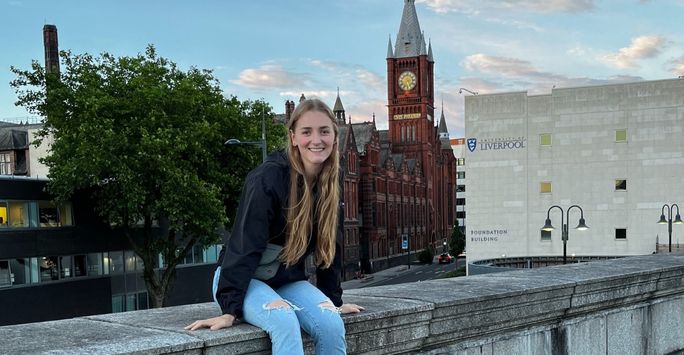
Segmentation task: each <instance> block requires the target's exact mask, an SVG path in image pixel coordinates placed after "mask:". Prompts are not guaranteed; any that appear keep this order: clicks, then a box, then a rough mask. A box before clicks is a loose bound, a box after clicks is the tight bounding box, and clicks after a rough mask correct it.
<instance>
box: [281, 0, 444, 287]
mask: <svg viewBox="0 0 684 355" xmlns="http://www.w3.org/2000/svg"><path fill="white" fill-rule="evenodd" d="M387 77H388V82H387V106H388V113H389V117H388V121H389V129H388V130H378V129H377V128H376V125H375V115H373V119H372V121H371V122H363V123H351V119H350V120H349V122H348V121H347V119H346V117H345V111H344V107H343V105H342V101H341V99H340V97H339V94H338V96H337V99H336V101H335V105H334V108H333V111H334V113H335V115H336V117H337V120H338V125H339V127H340V138H339V139H340V140H339V142H340V143H339V149H340V153H341V165H342V166H341V168H342V174H343V179H344V213H345V218H344V221H345V248H344V260H345V278H346V279H349V278H351V277H353V276H354V273H355V271H357V270H358V269H359V267H361V268H362V269H363V271H364V272H366V273H368V272H373V271H377V270H381V269H384V268H387V267H389V266H394V265H398V264H401V263H405V262H406V250H404V249H402V239H404V238H407V239H408V242H409V243H408V244H409V247H410V250H411V252H412V253H414V252H418V251H420V250H423V249H425V248H427V247H428V246H433V247H436V248H439V249H437V250H441V246H442V242H443V241H445V240H446V238H448V237H449V235H450V234H451V229H452V226H453V222H454V220H455V193H456V159H455V158H454V154H453V151H452V149H451V145H450V144H449V133H448V132H447V128H446V120H445V117H444V112H443V111H442V114H441V117H440V120H439V124H438V125H437V126H436V122H435V120H434V117H435V114H434V112H435V107H434V60H433V57H432V46H431V45H427V46H426V43H425V38H424V36H423V33H422V31H421V30H420V25H419V23H418V17H417V14H416V9H415V4H414V0H405V3H404V12H403V15H402V19H401V24H400V26H399V33H398V34H397V39H396V44H395V46H394V48H393V47H392V42H391V39H390V42H389V44H388V49H387ZM300 100H301V98H300ZM293 110H294V102H292V101H287V102H286V104H285V112H286V116H289V113H291V112H292V111H293Z"/></svg>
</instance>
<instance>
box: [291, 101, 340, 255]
mask: <svg viewBox="0 0 684 355" xmlns="http://www.w3.org/2000/svg"><path fill="white" fill-rule="evenodd" d="M309 111H317V112H321V113H323V114H325V115H327V116H328V117H329V118H330V122H331V123H332V127H333V131H334V132H335V143H334V144H333V147H332V152H331V153H330V157H328V159H327V160H326V161H325V162H324V163H323V164H324V165H323V167H322V169H321V172H320V174H318V179H317V183H318V189H319V193H320V195H319V196H320V197H319V198H318V202H317V203H316V206H314V196H313V192H312V186H309V182H307V181H306V178H305V175H304V163H303V162H302V157H301V156H300V154H299V149H297V147H295V146H294V145H292V135H291V132H294V129H295V128H296V126H297V121H298V120H299V118H301V117H302V115H304V114H305V113H307V112H309ZM287 129H288V135H287V137H288V139H287V142H288V145H287V159H288V160H289V162H290V195H289V202H288V209H287V225H286V227H285V228H286V232H287V241H286V242H285V246H284V248H283V252H282V255H281V256H280V260H281V261H283V262H284V263H285V264H286V265H288V266H289V265H294V264H296V263H297V261H298V260H299V258H301V257H302V255H304V253H305V252H306V248H307V246H308V243H309V236H310V235H311V232H312V229H313V218H312V217H313V216H314V213H313V212H314V211H317V213H316V215H317V217H318V233H317V239H316V251H315V254H314V256H315V259H314V263H315V264H316V265H317V266H322V267H323V268H328V267H330V265H331V264H332V261H333V258H334V257H335V239H336V237H337V227H338V220H337V219H338V217H339V202H340V186H339V175H340V153H339V151H338V145H337V142H338V140H339V136H338V129H337V123H336V121H335V116H334V115H333V112H332V111H331V110H330V107H328V105H326V104H325V103H324V102H323V101H321V100H318V99H309V100H305V101H302V102H300V103H299V105H297V108H296V109H295V110H294V112H292V116H291V118H290V121H289V122H288V124H287ZM302 187H303V188H302ZM314 207H315V210H314Z"/></svg>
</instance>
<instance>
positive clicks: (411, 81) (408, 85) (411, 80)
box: [399, 71, 416, 91]
mask: <svg viewBox="0 0 684 355" xmlns="http://www.w3.org/2000/svg"><path fill="white" fill-rule="evenodd" d="M399 87H400V88H401V89H402V90H404V91H409V90H411V89H413V88H414V87H416V74H413V72H410V71H405V72H403V73H401V75H399Z"/></svg>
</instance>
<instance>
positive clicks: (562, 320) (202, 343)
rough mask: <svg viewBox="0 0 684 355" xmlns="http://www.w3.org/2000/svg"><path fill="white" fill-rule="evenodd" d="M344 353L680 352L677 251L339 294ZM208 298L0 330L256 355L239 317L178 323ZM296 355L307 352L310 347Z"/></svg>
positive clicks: (12, 344) (80, 341)
mask: <svg viewBox="0 0 684 355" xmlns="http://www.w3.org/2000/svg"><path fill="white" fill-rule="evenodd" d="M344 299H345V301H346V302H353V303H358V304H362V305H364V306H365V307H366V309H367V310H366V311H365V312H363V313H360V314H355V315H345V316H344V320H345V323H346V329H347V344H348V350H349V353H350V354H395V353H407V354H408V353H411V354H431V355H432V354H435V355H436V354H463V355H465V354H669V353H673V352H678V351H679V352H681V351H682V350H684V337H683V336H682V329H683V328H682V327H683V326H684V255H681V254H680V255H651V256H638V257H630V258H623V259H615V260H608V261H600V262H589V263H582V264H572V265H565V266H556V267H548V268H544V269H532V270H520V271H512V272H507V273H503V274H491V275H479V276H469V277H460V278H454V279H443V280H434V281H428V282H421V283H412V284H403V285H395V286H381V287H371V288H363V289H355V290H350V291H347V292H345V295H344ZM218 314H219V309H218V307H217V306H216V305H214V304H211V303H203V304H196V305H189V306H179V307H169V308H163V309H155V310H147V311H137V312H127V313H118V314H108V315H101V316H91V317H82V318H74V319H70V320H64V321H54V322H44V323H34V324H24V325H16V326H6V327H0V349H2V351H1V352H7V353H12V354H13V353H21V354H30V353H44V352H50V353H60V354H61V353H65V354H67V353H68V354H95V353H97V354H111V353H117V354H143V353H144V354H264V353H268V352H269V349H270V342H269V340H268V337H267V335H266V334H265V333H264V332H263V331H261V330H259V329H257V328H255V327H252V326H250V325H247V324H240V325H237V326H234V327H231V328H229V329H226V330H221V331H215V332H212V331H208V330H202V331H196V332H186V331H183V330H182V327H183V326H184V325H187V324H189V323H190V322H192V321H193V320H195V319H198V318H207V317H211V316H216V315H218ZM306 350H307V353H313V351H312V346H311V343H310V342H309V343H307V344H306Z"/></svg>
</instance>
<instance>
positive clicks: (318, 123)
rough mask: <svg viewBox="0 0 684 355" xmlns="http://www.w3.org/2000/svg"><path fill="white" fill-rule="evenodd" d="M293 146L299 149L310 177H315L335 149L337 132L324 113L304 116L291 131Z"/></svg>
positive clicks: (312, 113) (311, 112) (312, 112)
mask: <svg viewBox="0 0 684 355" xmlns="http://www.w3.org/2000/svg"><path fill="white" fill-rule="evenodd" d="M290 139H291V141H292V145H293V146H295V147H297V149H298V150H299V155H300V156H301V158H302V163H303V164H304V170H305V172H306V175H307V176H308V177H310V178H311V177H315V176H317V175H318V173H319V172H320V171H321V168H322V167H323V163H325V161H326V160H327V159H328V158H329V157H330V154H331V153H332V150H333V149H336V147H335V139H336V137H335V131H334V130H333V123H332V121H331V120H330V117H328V115H326V114H325V113H323V112H319V111H308V112H306V113H304V114H302V116H301V117H299V119H298V120H297V122H295V127H294V128H293V129H291V130H290Z"/></svg>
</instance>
